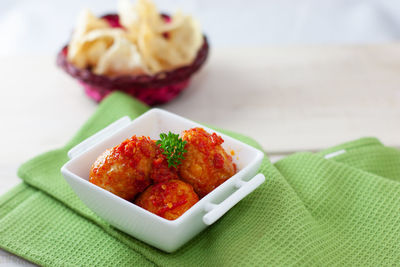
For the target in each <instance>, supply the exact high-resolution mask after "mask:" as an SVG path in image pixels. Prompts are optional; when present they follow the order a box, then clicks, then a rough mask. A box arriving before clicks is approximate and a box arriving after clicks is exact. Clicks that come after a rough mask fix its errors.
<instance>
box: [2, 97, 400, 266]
mask: <svg viewBox="0 0 400 267" xmlns="http://www.w3.org/2000/svg"><path fill="white" fill-rule="evenodd" d="M145 110H147V107H146V106H144V105H143V104H141V103H139V102H137V101H135V100H133V99H132V98H130V97H127V96H125V95H123V94H122V93H114V94H112V95H111V96H109V97H108V98H106V99H105V100H104V101H103V102H102V104H101V105H100V106H99V108H98V110H97V112H96V113H95V114H94V115H93V116H92V118H91V119H89V121H88V122H87V123H86V124H85V125H84V126H83V127H82V129H81V130H80V131H79V132H78V133H77V134H76V136H75V137H74V138H73V139H72V140H71V141H70V142H69V143H68V144H67V145H66V146H65V147H63V148H61V149H58V150H54V151H51V152H48V153H45V154H43V155H41V156H38V157H36V158H34V159H32V160H30V161H29V162H27V163H25V164H24V165H22V166H21V168H20V169H19V176H20V177H21V178H22V179H23V181H24V182H23V183H22V184H20V185H19V186H17V187H15V188H14V189H13V190H11V191H10V192H8V193H7V194H6V195H3V196H2V197H1V199H0V247H1V248H3V249H5V250H8V251H10V252H12V253H14V254H17V255H19V256H21V257H23V258H26V259H28V260H30V261H32V262H34V263H37V264H40V265H49V266H65V265H72V266H95V265H107V266H124V265H129V266H132V265H138V266H147V265H162V266H192V265H202V266H210V265H211V266H247V265H250V266H260V265H274V266H277V265H282V266H288V265H296V266H299V265H304V266H311V265H317V266H321V265H322V266H326V265H328V266H331V265H345V266H354V265H360V266H377V265H379V266H381V265H396V264H398V263H399V262H400V151H399V150H396V149H394V148H389V147H385V146H383V145H382V144H381V143H380V142H379V141H378V140H377V139H374V138H364V139H360V140H357V141H353V142H349V143H346V144H343V145H340V146H337V147H334V148H331V149H328V150H326V151H323V152H320V153H315V154H313V153H297V154H293V155H291V156H288V157H286V158H284V159H282V160H280V161H279V162H277V163H276V164H274V165H271V164H270V163H269V162H268V160H267V159H264V162H263V164H262V167H261V169H260V172H262V173H263V174H264V175H265V176H266V178H267V180H266V182H265V183H264V184H263V185H262V186H261V187H260V188H258V189H257V190H256V191H254V192H253V193H252V194H250V195H249V196H248V197H246V198H245V199H243V200H242V201H241V202H240V203H239V204H237V205H236V206H235V207H234V208H233V209H231V210H230V211H229V212H228V213H227V214H225V215H224V216H223V217H222V218H221V219H220V220H219V221H217V222H216V223H215V224H214V225H212V226H210V227H208V228H207V229H206V230H204V231H203V232H202V233H201V234H199V235H198V236H196V237H195V238H194V239H192V240H191V241H190V242H189V243H187V244H186V245H184V246H183V247H182V248H181V249H179V250H178V251H177V252H175V253H172V254H168V253H164V252H162V251H160V250H157V249H155V248H153V247H150V246H148V245H146V244H144V243H142V242H140V241H138V240H136V239H135V238H133V237H130V236H128V235H126V234H124V233H122V232H120V231H118V230H116V229H114V228H113V227H111V226H110V225H108V224H107V223H106V222H104V221H103V220H102V219H100V218H99V217H97V216H96V215H95V214H94V213H92V212H91V211H90V210H89V209H88V208H87V207H86V206H85V205H84V204H83V203H82V202H81V201H80V200H79V199H78V198H77V196H76V195H75V194H74V193H73V191H72V190H71V189H70V187H69V186H68V184H66V182H65V181H64V179H63V177H62V176H61V174H60V168H61V166H62V165H63V164H64V163H65V162H66V161H67V160H68V158H67V151H68V150H69V149H70V148H71V147H72V146H74V145H75V144H77V143H79V142H80V141H82V140H83V139H85V138H87V137H89V136H90V135H92V134H93V133H95V132H96V131H98V130H100V129H102V128H104V127H105V126H107V125H108V124H110V123H111V122H113V121H115V120H116V119H118V118H120V117H122V116H125V115H129V116H130V117H131V118H134V117H136V116H138V115H140V114H141V113H142V112H144V111H145ZM260 123H263V122H260ZM228 134H230V135H232V136H233V137H235V138H237V139H240V140H242V141H244V142H247V143H249V144H251V145H253V146H255V147H258V148H259V146H258V145H257V143H256V142H254V141H253V140H251V139H249V138H247V137H244V136H241V135H238V134H234V133H228Z"/></svg>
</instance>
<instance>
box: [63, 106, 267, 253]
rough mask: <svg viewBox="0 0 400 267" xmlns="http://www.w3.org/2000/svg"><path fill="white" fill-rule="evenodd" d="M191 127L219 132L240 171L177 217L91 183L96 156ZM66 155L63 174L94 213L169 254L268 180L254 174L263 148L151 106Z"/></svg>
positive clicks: (94, 136)
mask: <svg viewBox="0 0 400 267" xmlns="http://www.w3.org/2000/svg"><path fill="white" fill-rule="evenodd" d="M193 127H202V128H204V129H205V130H206V131H208V132H216V133H217V134H219V135H220V136H221V137H222V138H223V139H224V140H225V142H224V143H223V144H222V146H223V147H224V149H225V150H226V151H228V152H229V151H231V150H233V151H234V152H235V155H234V156H233V161H234V163H236V165H237V167H238V172H237V173H236V174H235V175H234V176H232V177H231V178H229V179H228V180H226V181H225V182H224V183H223V184H221V185H220V186H218V187H217V188H216V189H214V190H213V191H212V192H211V193H209V194H208V195H206V196H205V197H203V198H202V199H201V200H200V201H198V202H197V203H196V204H195V205H194V206H192V207H191V208H190V209H189V210H187V211H186V212H185V213H184V214H183V215H182V216H181V217H179V218H178V219H176V220H173V221H170V220H166V219H164V218H162V217H159V216H157V215H155V214H153V213H151V212H149V211H147V210H145V209H143V208H141V207H139V206H137V205H135V204H133V203H131V202H129V201H126V200H124V199H122V198H120V197H118V196H116V195H114V194H112V193H110V192H108V191H106V190H104V189H102V188H100V187H98V186H96V185H94V184H92V183H90V182H88V179H89V171H90V167H91V165H92V164H93V162H94V161H95V160H96V158H97V157H98V156H99V155H100V154H101V153H102V152H103V151H105V150H106V149H108V148H111V147H113V146H115V145H118V144H119V143H121V142H122V141H124V140H125V139H127V138H129V137H131V136H132V135H137V136H142V135H143V136H149V137H150V138H152V139H158V138H159V134H160V133H162V132H168V131H171V132H174V133H181V132H182V131H183V130H187V129H190V128H193ZM68 156H69V158H70V161H68V162H67V163H66V164H65V165H64V166H63V167H62V168H61V172H62V174H63V176H64V177H65V179H66V181H67V182H68V184H69V185H70V186H71V187H72V189H73V190H74V191H75V193H76V194H77V195H78V197H79V198H80V199H81V200H82V201H83V202H84V203H85V204H86V205H87V206H88V207H89V208H90V209H91V210H92V211H93V212H94V213H96V214H97V215H98V216H99V217H101V218H102V219H104V220H105V221H107V222H108V223H110V224H111V225H113V226H114V227H116V228H118V229H120V230H121V231H124V232H126V233H128V234H129V235H132V236H133V237H135V238H137V239H139V240H141V241H143V242H145V243H148V244H150V245H152V246H154V247H156V248H159V249H161V250H164V251H166V252H173V251H175V250H177V249H178V248H179V247H181V246H182V245H183V244H185V243H186V242H187V241H189V240H190V239H191V238H193V237H194V236H195V235H197V234H198V233H199V232H201V231H202V230H204V229H205V228H206V227H207V226H209V225H211V224H213V223H214V222H215V221H216V220H218V219H219V218H220V217H221V216H222V215H224V214H225V213H226V212H227V211H228V210H229V209H231V208H232V207H233V206H234V205H235V204H236V203H238V202H239V201H240V200H241V199H243V198H244V197H245V196H247V195H248V194H249V193H251V192H252V191H253V190H254V189H256V188H257V187H258V186H259V185H261V184H262V183H263V182H264V181H265V177H264V176H263V175H262V174H258V175H256V174H257V171H258V169H259V168H260V165H261V161H262V159H263V157H264V154H263V153H262V152H261V151H259V150H257V149H255V148H253V147H251V146H248V145H246V144H244V143H242V142H240V141H238V140H236V139H233V138H231V137H229V136H226V135H224V134H221V133H219V132H217V131H214V130H211V129H209V128H207V127H204V126H202V125H199V124H198V123H195V122H193V121H190V120H188V119H185V118H183V117H180V116H178V115H175V114H172V113H170V112H167V111H164V110H161V109H152V110H150V111H148V112H146V113H144V114H143V115H141V116H140V117H138V118H136V119H135V120H133V121H132V120H131V119H130V118H129V117H123V118H121V119H119V120H118V121H116V122H114V123H113V124H111V125H109V126H108V127H106V128H105V129H103V130H101V131H100V132H98V133H97V134H95V135H93V136H92V137H90V138H88V139H86V140H85V141H83V142H82V143H80V144H78V145H77V146H75V147H74V148H72V149H71V150H70V151H69V152H68Z"/></svg>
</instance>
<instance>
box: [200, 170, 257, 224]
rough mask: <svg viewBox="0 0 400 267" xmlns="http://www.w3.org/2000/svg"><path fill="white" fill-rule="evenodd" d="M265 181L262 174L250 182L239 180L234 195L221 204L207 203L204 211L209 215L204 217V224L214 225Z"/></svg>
mask: <svg viewBox="0 0 400 267" xmlns="http://www.w3.org/2000/svg"><path fill="white" fill-rule="evenodd" d="M264 181H265V176H264V175H263V174H261V173H259V174H257V175H256V176H254V177H253V178H252V179H251V180H250V181H248V182H244V181H242V180H237V181H236V183H235V187H236V188H238V190H237V191H235V192H234V193H233V194H232V195H230V196H229V197H227V198H226V199H225V200H224V201H222V202H221V203H220V204H213V203H207V204H206V205H205V207H204V209H205V210H206V211H207V213H206V214H205V215H204V216H203V222H204V223H205V224H207V225H211V224H213V223H214V222H215V221H217V220H218V219H219V218H220V217H221V216H222V215H224V214H225V213H226V212H227V211H228V210H230V209H231V208H232V207H233V206H235V205H236V204H237V203H238V202H239V201H240V200H242V199H243V198H244V197H245V196H247V195H248V194H250V193H251V192H253V191H254V190H255V189H256V188H257V187H259V186H260V185H261V184H262V183H264Z"/></svg>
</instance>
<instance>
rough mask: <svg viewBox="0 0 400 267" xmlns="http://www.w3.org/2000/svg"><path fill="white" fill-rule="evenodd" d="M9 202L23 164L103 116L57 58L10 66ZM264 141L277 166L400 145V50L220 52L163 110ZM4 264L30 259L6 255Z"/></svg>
mask: <svg viewBox="0 0 400 267" xmlns="http://www.w3.org/2000/svg"><path fill="white" fill-rule="evenodd" d="M0 77H1V82H0V88H1V89H0V90H1V97H0V114H1V115H0V116H1V125H2V126H1V129H2V131H1V138H0V147H1V148H2V149H1V151H0V159H1V160H0V194H2V193H4V192H6V191H8V190H9V189H10V188H11V187H13V186H14V185H16V184H17V183H19V179H18V178H17V176H16V170H17V168H18V166H19V165H20V164H21V163H22V162H24V161H26V160H28V159H29V158H31V157H33V156H35V155H37V154H39V153H42V152H45V151H47V150H49V149H54V148H57V147H60V146H62V145H63V144H64V143H65V142H67V141H68V140H69V138H71V137H72V135H73V134H74V132H75V131H77V129H78V128H79V127H80V125H82V124H83V123H84V122H85V121H86V120H87V119H88V118H89V116H90V115H91V114H92V113H93V112H94V111H95V109H96V104H95V103H94V102H92V101H91V100H90V99H88V98H87V97H86V96H85V95H84V93H83V91H82V90H81V88H80V86H79V85H78V84H77V83H76V81H74V80H73V79H71V78H70V77H69V76H67V75H66V74H65V73H63V72H62V71H61V70H59V69H58V68H57V67H56V66H55V58H54V56H53V55H49V56H36V57H3V58H0ZM162 108H165V109H167V110H170V111H172V112H175V113H178V114H180V115H183V116H185V117H188V118H190V119H193V120H196V121H199V122H204V123H207V124H211V125H215V126H218V127H221V128H226V129H230V130H234V131H238V132H241V133H244V134H247V135H249V136H252V137H253V138H255V139H256V140H258V141H259V142H260V143H261V144H262V146H263V147H264V149H265V150H266V151H267V153H269V155H271V156H272V158H273V159H277V158H279V157H281V156H283V155H286V154H288V153H292V152H295V151H301V150H311V151H315V150H319V149H322V148H325V147H328V146H332V145H335V144H338V143H340V142H344V141H348V140H351V139H355V138H359V137H363V136H376V137H378V138H380V139H381V140H382V141H383V142H384V143H385V144H387V145H390V146H395V147H400V138H399V133H400V44H387V45H371V46H304V47H298V46H288V47H247V48H239V47H237V48H231V47H230V48H222V47H220V48H218V49H212V51H211V55H210V58H209V61H208V62H207V65H206V66H205V68H203V70H202V71H201V72H200V73H199V74H198V75H197V76H196V77H195V78H194V79H193V81H192V84H191V86H190V87H189V88H188V89H187V90H186V91H185V92H184V93H183V94H182V95H181V96H180V97H179V98H177V99H176V100H174V101H173V102H171V103H169V104H167V105H164V106H162ZM0 252H1V253H0V266H1V265H3V264H5V265H7V264H10V263H13V264H22V263H23V261H18V260H16V259H17V258H15V257H12V256H10V254H8V253H6V252H4V251H1V250H0Z"/></svg>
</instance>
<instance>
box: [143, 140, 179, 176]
mask: <svg viewBox="0 0 400 267" xmlns="http://www.w3.org/2000/svg"><path fill="white" fill-rule="evenodd" d="M162 152H163V150H162V149H161V148H160V146H157V150H156V157H155V159H154V160H153V165H152V169H151V172H150V179H151V180H152V181H153V182H154V183H162V182H166V181H168V180H174V179H179V177H178V170H177V169H176V168H175V167H168V162H167V158H166V157H165V156H164V155H163V154H162Z"/></svg>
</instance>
